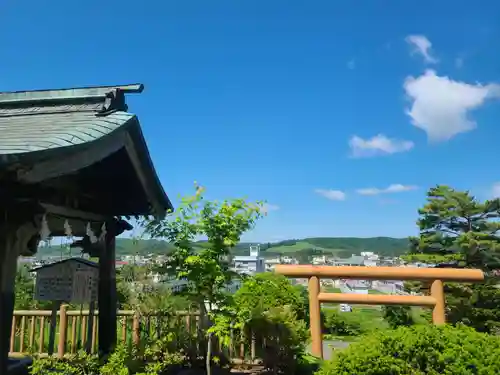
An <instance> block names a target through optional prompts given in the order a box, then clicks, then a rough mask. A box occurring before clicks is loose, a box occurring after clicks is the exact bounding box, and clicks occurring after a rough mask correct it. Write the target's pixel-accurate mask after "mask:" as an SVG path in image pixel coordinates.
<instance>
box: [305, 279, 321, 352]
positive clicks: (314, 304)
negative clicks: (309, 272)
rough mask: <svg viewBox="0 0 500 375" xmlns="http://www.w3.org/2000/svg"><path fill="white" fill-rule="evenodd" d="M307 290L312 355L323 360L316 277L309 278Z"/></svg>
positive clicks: (318, 290) (318, 289)
mask: <svg viewBox="0 0 500 375" xmlns="http://www.w3.org/2000/svg"><path fill="white" fill-rule="evenodd" d="M308 289H309V309H310V313H309V315H310V326H311V346H312V354H313V355H314V356H316V357H318V358H323V342H322V339H321V308H320V302H319V299H318V295H319V292H320V284H319V278H318V277H317V276H312V277H310V278H309V288H308Z"/></svg>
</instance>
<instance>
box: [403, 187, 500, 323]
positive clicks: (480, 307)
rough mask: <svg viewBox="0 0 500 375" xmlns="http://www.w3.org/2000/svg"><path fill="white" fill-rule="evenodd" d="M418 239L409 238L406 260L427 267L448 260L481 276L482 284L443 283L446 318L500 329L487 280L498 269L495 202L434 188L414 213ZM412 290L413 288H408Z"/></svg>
mask: <svg viewBox="0 0 500 375" xmlns="http://www.w3.org/2000/svg"><path fill="white" fill-rule="evenodd" d="M419 215H420V218H419V220H418V226H419V228H420V236H419V237H416V238H415V237H414V238H410V243H411V251H410V255H409V257H413V258H415V257H418V258H419V259H420V260H421V261H425V262H428V263H441V262H444V261H454V262H456V264H457V266H458V267H465V268H479V269H482V270H483V271H485V272H486V273H487V276H488V277H487V281H486V283H485V284H475V285H466V284H446V285H445V292H446V307H447V319H448V321H449V322H450V323H459V322H461V323H464V324H467V325H470V326H472V327H474V328H476V329H477V330H480V331H485V332H494V331H497V330H498V328H499V327H500V325H499V324H498V322H499V321H500V308H499V306H500V290H499V289H498V288H496V287H495V286H494V284H495V283H496V282H497V281H496V280H494V279H493V278H490V277H489V276H490V275H491V271H493V270H496V269H498V268H499V267H500V237H499V236H498V235H497V232H498V230H499V229H500V221H499V220H498V219H499V218H500V200H498V199H494V200H491V201H485V202H480V201H478V200H477V199H476V198H475V197H473V196H472V195H470V194H469V192H462V191H457V190H454V189H452V188H450V187H448V186H436V187H434V188H431V189H430V190H429V192H428V193H427V202H426V204H425V205H424V207H423V208H421V209H420V210H419ZM409 286H410V287H412V288H413V289H415V285H409Z"/></svg>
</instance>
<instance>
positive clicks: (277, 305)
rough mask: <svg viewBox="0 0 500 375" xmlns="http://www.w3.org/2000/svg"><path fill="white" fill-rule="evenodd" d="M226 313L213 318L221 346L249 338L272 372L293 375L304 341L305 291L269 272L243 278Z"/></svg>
mask: <svg viewBox="0 0 500 375" xmlns="http://www.w3.org/2000/svg"><path fill="white" fill-rule="evenodd" d="M233 300H234V304H233V305H231V306H228V307H229V308H228V314H227V315H225V316H217V318H216V321H215V325H214V329H215V330H216V331H217V332H219V333H220V334H219V337H223V339H224V341H225V343H226V344H227V343H228V342H229V339H230V338H231V333H232V337H238V336H239V337H240V338H241V340H242V341H249V340H248V339H249V338H250V335H251V334H252V335H253V339H254V340H255V343H256V347H257V351H258V352H257V355H258V356H259V357H260V358H262V359H263V365H264V366H265V367H266V368H267V369H269V370H272V371H273V373H286V374H293V373H295V372H294V371H295V370H294V369H295V366H296V364H297V363H296V362H297V359H298V358H300V357H301V356H302V355H303V353H304V351H305V344H306V342H307V339H308V336H309V334H308V331H307V324H306V321H305V319H306V318H307V315H308V299H307V291H306V290H305V288H303V287H301V286H295V285H292V283H291V282H290V280H289V279H287V278H286V277H285V276H283V275H278V274H274V273H271V272H265V273H260V274H257V275H254V276H250V277H248V278H246V279H245V280H244V282H243V284H242V286H241V288H240V289H239V290H238V291H237V292H236V293H235V295H234V298H233Z"/></svg>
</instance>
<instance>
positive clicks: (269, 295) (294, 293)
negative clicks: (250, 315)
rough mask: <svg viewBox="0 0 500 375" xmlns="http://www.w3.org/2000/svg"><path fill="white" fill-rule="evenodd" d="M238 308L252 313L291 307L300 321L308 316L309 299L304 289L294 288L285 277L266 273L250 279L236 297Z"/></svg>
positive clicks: (235, 301)
mask: <svg viewBox="0 0 500 375" xmlns="http://www.w3.org/2000/svg"><path fill="white" fill-rule="evenodd" d="M234 303H235V304H236V306H243V307H245V306H246V308H247V309H248V310H249V311H250V310H252V309H253V310H256V311H268V310H270V309H272V308H275V307H283V306H289V307H290V308H291V309H292V310H293V311H294V312H295V313H296V314H297V317H298V318H299V319H304V318H305V317H306V316H307V314H308V299H307V294H305V293H304V288H301V287H299V286H294V285H292V284H291V283H290V280H288V279H287V278H286V277H285V276H282V275H278V274H275V273H271V272H264V273H260V274H257V275H255V276H253V277H249V278H248V279H247V280H245V282H244V283H243V285H242V286H241V288H240V289H239V290H238V291H237V292H236V293H235V295H234Z"/></svg>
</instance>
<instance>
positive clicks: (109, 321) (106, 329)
mask: <svg viewBox="0 0 500 375" xmlns="http://www.w3.org/2000/svg"><path fill="white" fill-rule="evenodd" d="M115 226H116V224H115V223H114V222H111V223H109V224H107V233H106V239H105V246H104V248H103V249H101V254H100V256H99V295H98V301H97V303H98V307H99V316H98V319H99V324H98V330H99V335H98V337H99V340H98V341H99V355H102V356H106V355H107V354H109V353H111V352H112V351H113V349H114V348H115V345H116V336H117V335H116V329H117V325H116V310H117V303H116V268H115V262H116V259H115V230H116V228H115Z"/></svg>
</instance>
